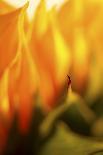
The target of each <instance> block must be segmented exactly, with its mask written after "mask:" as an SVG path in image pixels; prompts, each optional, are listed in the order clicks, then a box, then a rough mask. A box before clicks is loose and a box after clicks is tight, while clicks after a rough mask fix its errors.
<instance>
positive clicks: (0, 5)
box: [0, 0, 15, 14]
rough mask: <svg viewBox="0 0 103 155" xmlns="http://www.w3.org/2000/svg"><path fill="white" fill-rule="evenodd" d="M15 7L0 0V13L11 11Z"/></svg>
mask: <svg viewBox="0 0 103 155" xmlns="http://www.w3.org/2000/svg"><path fill="white" fill-rule="evenodd" d="M14 9H15V8H14V7H13V6H11V5H10V4H8V3H6V2H4V1H3V0H0V14H5V13H8V12H11V11H13V10H14Z"/></svg>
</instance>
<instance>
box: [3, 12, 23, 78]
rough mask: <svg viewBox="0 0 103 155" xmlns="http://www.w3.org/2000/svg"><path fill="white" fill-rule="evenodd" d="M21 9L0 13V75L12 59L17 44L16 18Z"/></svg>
mask: <svg viewBox="0 0 103 155" xmlns="http://www.w3.org/2000/svg"><path fill="white" fill-rule="evenodd" d="M20 12H21V9H18V10H16V11H13V12H11V13H8V14H5V15H0V36H1V37H0V51H1V52H0V75H1V73H3V71H4V70H5V68H6V67H7V66H8V65H10V63H11V61H12V60H13V59H14V57H15V55H16V53H17V49H18V46H19V38H18V19H19V15H20Z"/></svg>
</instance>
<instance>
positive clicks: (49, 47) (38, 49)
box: [31, 2, 70, 108]
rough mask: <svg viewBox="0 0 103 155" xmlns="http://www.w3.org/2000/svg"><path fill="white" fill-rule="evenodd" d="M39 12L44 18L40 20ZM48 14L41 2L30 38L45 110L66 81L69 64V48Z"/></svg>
mask: <svg viewBox="0 0 103 155" xmlns="http://www.w3.org/2000/svg"><path fill="white" fill-rule="evenodd" d="M41 10H42V11H41ZM39 12H42V14H43V13H44V14H45V16H44V17H42V18H41V16H40V14H39ZM50 14H52V13H49V12H48V11H47V10H46V7H44V3H43V5H42V2H41V3H40V6H39V7H38V8H37V12H36V15H38V16H36V17H35V20H34V23H33V30H32V36H31V48H32V51H33V57H34V60H35V62H36V66H37V68H38V71H39V75H40V91H41V94H42V97H43V101H44V103H45V105H46V107H47V108H48V107H49V106H51V104H53V100H54V97H56V94H57V93H58V88H59V87H58V86H59V85H60V84H61V83H62V82H63V80H64V78H65V79H66V77H67V70H68V69H67V68H69V65H68V64H69V63H70V62H69V48H68V47H67V45H66V43H65V40H64V39H63V38H62V35H61V34H60V31H59V30H58V26H57V25H56V24H54V23H55V22H54V21H53V18H52V19H51V17H50V16H51V15H50ZM49 15H50V16H49ZM53 17H54V18H56V17H55V16H53ZM42 23H43V24H42ZM67 59H68V61H67ZM61 81H62V82H61Z"/></svg>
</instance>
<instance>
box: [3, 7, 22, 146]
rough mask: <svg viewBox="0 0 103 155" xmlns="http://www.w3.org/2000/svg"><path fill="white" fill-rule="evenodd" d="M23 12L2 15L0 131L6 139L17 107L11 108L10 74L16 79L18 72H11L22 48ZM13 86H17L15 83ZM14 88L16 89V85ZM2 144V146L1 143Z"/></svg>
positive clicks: (18, 10) (20, 10)
mask: <svg viewBox="0 0 103 155" xmlns="http://www.w3.org/2000/svg"><path fill="white" fill-rule="evenodd" d="M22 10H23V8H20V9H17V10H16V11H13V12H11V13H8V14H5V15H0V35H1V37H0V50H1V51H0V101H1V103H0V119H1V118H2V119H3V121H1V120H0V126H1V127H0V129H1V130H3V129H4V131H5V133H4V135H5V139H6V138H7V131H8V129H9V127H10V124H11V121H12V116H13V115H12V114H13V113H12V109H11V108H14V107H15V103H13V102H12V106H11V101H12V98H9V97H10V94H11V92H12V91H11V85H10V84H9V83H10V74H11V75H12V76H14V78H15V77H16V76H17V74H15V73H16V72H11V68H12V67H13V65H14V64H15V62H16V59H17V55H19V54H18V52H20V51H19V50H20V48H21V41H20V39H21V38H20V36H19V25H20V24H19V20H20V16H21V14H22ZM14 78H12V80H14ZM13 82H14V81H13ZM16 82H17V81H16ZM13 84H15V82H14V83H13ZM13 87H15V85H14V86H13ZM12 96H13V94H12ZM13 104H14V105H13ZM5 122H6V126H5ZM0 134H1V133H0ZM4 135H0V137H2V138H0V139H4ZM4 141H5V140H4ZM0 143H1V145H2V142H1V141H0ZM0 147H1V146H0ZM1 148H2V147H1Z"/></svg>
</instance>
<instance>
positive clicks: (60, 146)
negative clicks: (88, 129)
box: [39, 124, 103, 155]
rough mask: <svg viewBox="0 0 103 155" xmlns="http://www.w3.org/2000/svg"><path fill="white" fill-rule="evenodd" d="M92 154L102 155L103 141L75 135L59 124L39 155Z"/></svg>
mask: <svg viewBox="0 0 103 155" xmlns="http://www.w3.org/2000/svg"><path fill="white" fill-rule="evenodd" d="M93 152H94V153H95V152H97V153H98V155H99V153H101V155H103V141H96V139H91V138H87V137H82V136H79V135H76V134H74V133H72V132H71V131H70V130H69V129H68V128H67V126H65V125H64V124H59V125H57V128H56V132H55V134H54V135H53V136H52V137H51V138H50V139H49V140H48V141H47V142H46V143H45V145H44V146H43V147H42V149H41V152H40V154H39V155H92V154H93Z"/></svg>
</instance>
